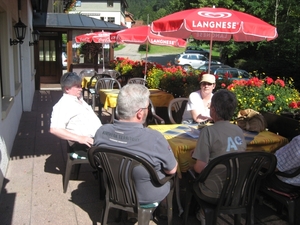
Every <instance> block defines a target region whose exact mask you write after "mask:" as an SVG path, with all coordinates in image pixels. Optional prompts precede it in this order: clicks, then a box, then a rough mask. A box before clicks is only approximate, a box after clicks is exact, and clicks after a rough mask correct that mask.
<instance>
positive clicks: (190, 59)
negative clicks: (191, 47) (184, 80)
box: [174, 53, 208, 71]
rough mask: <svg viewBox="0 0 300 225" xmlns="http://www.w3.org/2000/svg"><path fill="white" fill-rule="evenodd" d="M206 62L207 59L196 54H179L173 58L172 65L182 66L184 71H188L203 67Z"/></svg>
mask: <svg viewBox="0 0 300 225" xmlns="http://www.w3.org/2000/svg"><path fill="white" fill-rule="evenodd" d="M207 60H208V58H207V57H205V56H204V55H201V54H198V53H181V54H178V55H177V56H176V57H175V60H174V63H175V64H176V65H179V66H182V68H183V69H184V70H186V71H187V70H189V68H190V67H192V68H194V69H197V68H199V67H200V66H202V65H204V64H205V62H206V61H207Z"/></svg>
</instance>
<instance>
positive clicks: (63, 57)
mask: <svg viewBox="0 0 300 225" xmlns="http://www.w3.org/2000/svg"><path fill="white" fill-rule="evenodd" d="M61 61H62V66H63V68H67V64H68V63H67V54H66V53H65V52H62V54H61Z"/></svg>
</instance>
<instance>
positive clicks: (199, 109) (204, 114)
mask: <svg viewBox="0 0 300 225" xmlns="http://www.w3.org/2000/svg"><path fill="white" fill-rule="evenodd" d="M215 83H216V78H215V76H214V75H212V74H203V75H202V78H201V81H200V90H198V91H195V92H192V93H191V94H190V95H189V101H188V103H187V106H186V110H185V112H184V114H183V116H182V121H183V122H182V123H185V124H191V123H199V122H203V121H206V120H211V117H210V114H209V111H210V110H209V108H210V104H211V98H212V96H213V93H212V92H213V90H214V88H215V86H216V84H215Z"/></svg>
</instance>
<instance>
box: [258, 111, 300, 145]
mask: <svg viewBox="0 0 300 225" xmlns="http://www.w3.org/2000/svg"><path fill="white" fill-rule="evenodd" d="M261 114H262V115H263V116H264V118H265V119H266V122H267V128H268V130H269V131H271V132H274V133H278V134H279V135H281V136H284V137H286V138H288V139H289V140H291V139H292V138H293V137H295V136H297V135H299V134H300V121H299V120H297V119H292V118H289V117H286V116H281V115H276V114H274V113H269V112H261Z"/></svg>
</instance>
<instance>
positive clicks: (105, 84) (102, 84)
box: [95, 77, 121, 93]
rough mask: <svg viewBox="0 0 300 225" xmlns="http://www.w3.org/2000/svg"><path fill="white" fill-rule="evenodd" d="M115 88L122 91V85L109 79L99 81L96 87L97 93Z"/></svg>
mask: <svg viewBox="0 0 300 225" xmlns="http://www.w3.org/2000/svg"><path fill="white" fill-rule="evenodd" d="M114 87H117V88H118V89H121V84H120V83H119V82H118V81H117V80H116V79H114V78H109V77H104V78H100V79H98V80H97V83H96V85H95V89H96V91H97V93H98V92H99V90H100V89H114Z"/></svg>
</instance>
